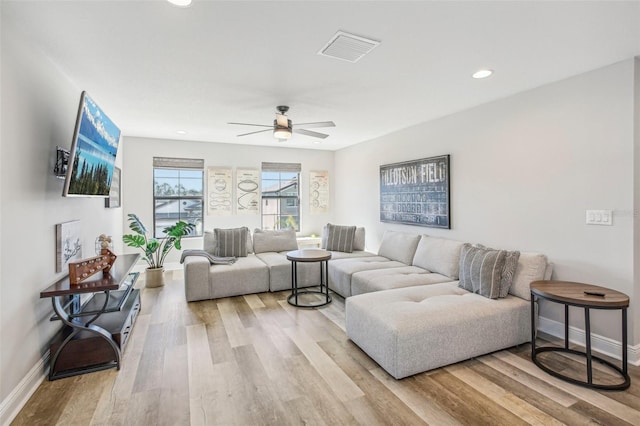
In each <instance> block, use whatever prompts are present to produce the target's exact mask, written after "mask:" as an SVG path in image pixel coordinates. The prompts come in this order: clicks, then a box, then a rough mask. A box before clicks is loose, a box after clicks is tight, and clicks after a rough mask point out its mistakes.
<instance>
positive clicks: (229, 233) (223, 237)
mask: <svg viewBox="0 0 640 426" xmlns="http://www.w3.org/2000/svg"><path fill="white" fill-rule="evenodd" d="M213 232H214V234H215V236H216V252H217V254H216V256H222V257H247V233H248V232H249V228H247V227H242V228H233V229H220V228H215V229H214V230H213Z"/></svg>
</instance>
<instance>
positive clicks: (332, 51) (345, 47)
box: [318, 31, 380, 62]
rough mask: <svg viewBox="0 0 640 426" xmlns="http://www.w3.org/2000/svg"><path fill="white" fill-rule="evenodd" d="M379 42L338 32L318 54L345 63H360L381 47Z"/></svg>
mask: <svg viewBox="0 0 640 426" xmlns="http://www.w3.org/2000/svg"><path fill="white" fill-rule="evenodd" d="M379 44H380V42H379V41H377V40H371V39H368V38H364V37H360V36H357V35H355V34H349V33H345V32H344V31H338V32H337V33H336V34H335V35H334V36H333V37H332V38H331V40H329V42H328V43H327V44H325V45H324V47H323V48H322V49H320V51H319V52H318V55H322V56H328V57H330V58H336V59H341V60H343V61H349V62H358V61H359V60H360V59H361V58H362V57H363V56H364V55H366V54H367V53H369V52H371V51H372V50H373V48H374V47H376V46H377V45H379Z"/></svg>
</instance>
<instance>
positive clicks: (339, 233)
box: [327, 223, 356, 253]
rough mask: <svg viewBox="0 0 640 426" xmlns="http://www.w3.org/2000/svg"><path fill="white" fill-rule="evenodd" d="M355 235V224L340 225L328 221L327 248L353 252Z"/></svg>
mask: <svg viewBox="0 0 640 426" xmlns="http://www.w3.org/2000/svg"><path fill="white" fill-rule="evenodd" d="M355 235H356V227H355V226H338V225H332V224H330V223H327V250H330V251H342V252H345V253H352V252H353V239H354V238H355Z"/></svg>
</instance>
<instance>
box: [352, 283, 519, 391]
mask: <svg viewBox="0 0 640 426" xmlns="http://www.w3.org/2000/svg"><path fill="white" fill-rule="evenodd" d="M530 323H531V308H530V305H529V303H528V302H525V301H524V300H522V299H520V298H517V297H512V296H510V297H507V298H504V299H497V300H494V299H487V298H485V297H482V296H480V295H478V294H473V293H469V292H467V291H465V290H463V289H460V288H457V283H456V282H455V281H454V282H451V283H441V284H432V285H424V286H417V287H408V288H401V289H395V290H388V291H376V292H373V293H367V294H362V295H359V296H353V297H350V298H348V299H347V300H346V301H345V325H346V330H347V337H349V339H351V340H352V341H353V342H354V343H355V344H356V345H358V346H359V347H360V348H361V349H362V350H364V351H365V352H366V353H367V354H368V355H369V356H370V357H371V358H373V359H374V360H375V361H376V362H377V363H378V364H379V365H380V366H381V367H382V368H384V369H385V370H386V371H387V372H388V373H389V374H391V375H392V376H393V377H395V378H396V379H401V378H403V377H407V376H410V375H412V374H417V373H421V372H423V371H427V370H431V369H434V368H438V367H442V366H444V365H448V364H453V363H455V362H458V361H463V360H465V359H469V358H472V357H475V356H480V355H483V354H486V353H489V352H494V351H498V350H501V349H504V348H508V347H511V346H515V345H519V344H521V343H524V342H529V341H530V340H531V329H530Z"/></svg>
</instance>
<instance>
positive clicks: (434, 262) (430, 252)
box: [412, 235, 464, 280]
mask: <svg viewBox="0 0 640 426" xmlns="http://www.w3.org/2000/svg"><path fill="white" fill-rule="evenodd" d="M463 245H464V243H463V242H461V241H455V240H449V239H446V238H436V237H430V236H428V235H423V236H422V237H421V238H420V242H419V243H418V247H417V248H416V254H415V256H413V263H412V264H413V265H414V266H419V267H420V268H424V269H426V270H428V271H431V272H436V273H438V274H442V275H446V276H447V277H449V278H451V279H452V280H457V279H458V275H459V271H460V250H461V249H462V246H463Z"/></svg>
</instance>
